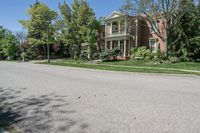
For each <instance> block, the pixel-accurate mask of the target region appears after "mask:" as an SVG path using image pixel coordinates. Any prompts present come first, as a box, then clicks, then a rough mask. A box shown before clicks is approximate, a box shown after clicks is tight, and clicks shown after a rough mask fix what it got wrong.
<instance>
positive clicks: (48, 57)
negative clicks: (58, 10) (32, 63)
mask: <svg viewBox="0 0 200 133" xmlns="http://www.w3.org/2000/svg"><path fill="white" fill-rule="evenodd" d="M48 13H49V12H48ZM49 25H50V22H49V23H48V27H47V28H48V29H47V60H48V64H50V63H51V61H50V50H49Z"/></svg>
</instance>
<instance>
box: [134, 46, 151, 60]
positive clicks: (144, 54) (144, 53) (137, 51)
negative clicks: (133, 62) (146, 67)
mask: <svg viewBox="0 0 200 133" xmlns="http://www.w3.org/2000/svg"><path fill="white" fill-rule="evenodd" d="M131 52H132V53H133V54H132V55H131V57H132V58H136V57H137V58H138V57H139V58H143V59H145V58H150V57H151V51H150V50H149V49H147V48H146V47H145V46H142V47H138V48H134V49H132V51H131Z"/></svg>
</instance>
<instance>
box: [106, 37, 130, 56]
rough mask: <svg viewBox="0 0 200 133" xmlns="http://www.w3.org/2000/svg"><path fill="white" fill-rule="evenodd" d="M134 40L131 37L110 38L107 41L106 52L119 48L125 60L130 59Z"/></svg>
mask: <svg viewBox="0 0 200 133" xmlns="http://www.w3.org/2000/svg"><path fill="white" fill-rule="evenodd" d="M131 44H132V40H131V38H129V37H123V38H121V37H118V38H108V39H106V40H105V50H112V49H114V48H117V47H118V48H119V49H120V50H121V52H122V57H123V58H128V57H130V54H131V48H132V45H131Z"/></svg>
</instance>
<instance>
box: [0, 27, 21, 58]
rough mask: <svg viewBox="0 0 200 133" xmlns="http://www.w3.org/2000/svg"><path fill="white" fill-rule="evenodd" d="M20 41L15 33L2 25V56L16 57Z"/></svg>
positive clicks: (0, 33) (0, 39) (0, 32)
mask: <svg viewBox="0 0 200 133" xmlns="http://www.w3.org/2000/svg"><path fill="white" fill-rule="evenodd" d="M17 44H18V41H17V39H16V37H15V36H14V35H13V33H12V32H11V31H9V30H7V29H4V28H3V27H2V26H0V58H1V59H4V58H8V59H15V58H17V57H18V47H17Z"/></svg>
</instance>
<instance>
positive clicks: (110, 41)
mask: <svg viewBox="0 0 200 133" xmlns="http://www.w3.org/2000/svg"><path fill="white" fill-rule="evenodd" d="M112 43H113V41H112V40H111V41H110V50H112V45H113V44H112Z"/></svg>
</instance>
